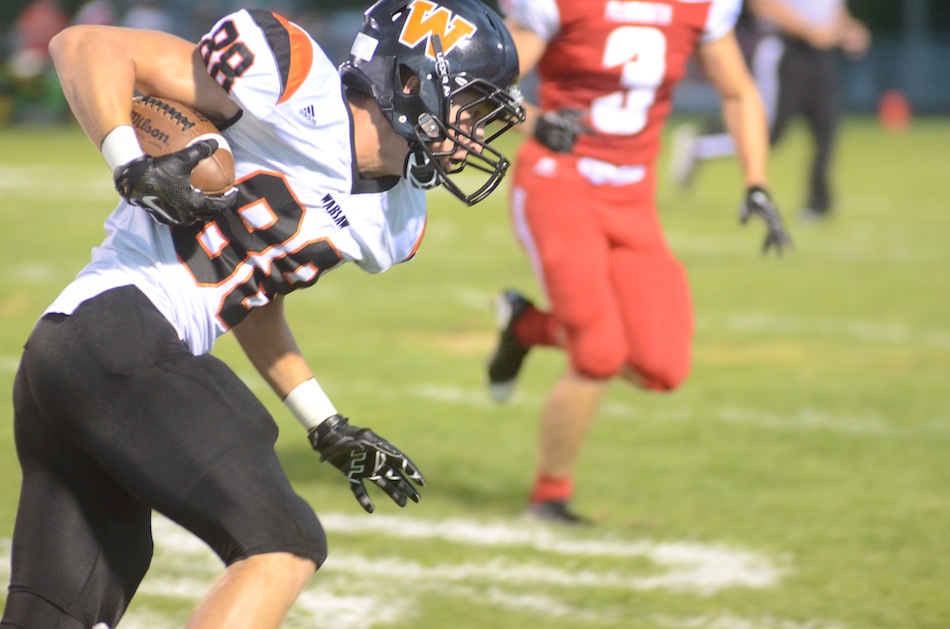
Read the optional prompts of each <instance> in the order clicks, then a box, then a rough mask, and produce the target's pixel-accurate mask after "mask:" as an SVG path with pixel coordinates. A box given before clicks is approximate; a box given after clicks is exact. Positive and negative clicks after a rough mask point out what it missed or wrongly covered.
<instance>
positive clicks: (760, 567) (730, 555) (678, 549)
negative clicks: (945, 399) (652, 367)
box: [320, 513, 784, 595]
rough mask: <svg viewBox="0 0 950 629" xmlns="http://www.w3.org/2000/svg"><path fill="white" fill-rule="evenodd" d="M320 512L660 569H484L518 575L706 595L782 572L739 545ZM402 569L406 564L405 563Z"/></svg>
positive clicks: (378, 527) (758, 584)
mask: <svg viewBox="0 0 950 629" xmlns="http://www.w3.org/2000/svg"><path fill="white" fill-rule="evenodd" d="M320 519H321V521H322V522H323V523H324V526H325V527H326V528H327V529H328V530H330V531H335V532H339V533H345V534H352V533H364V532H373V533H377V534H381V535H388V536H391V537H399V538H403V539H441V540H444V541H448V542H453V543H459V544H467V545H471V546H491V547H501V546H506V547H527V548H532V549H534V550H538V551H543V552H547V553H553V554H558V555H576V556H592V557H593V556H596V557H610V558H643V559H647V560H649V561H650V562H652V563H653V564H654V565H656V566H657V567H658V568H660V569H661V570H662V573H661V574H658V575H652V576H647V577H628V576H623V575H619V574H617V573H611V572H598V573H589V572H586V571H583V570H575V571H571V572H563V573H562V572H561V571H559V570H557V569H555V568H550V567H545V566H538V565H532V564H515V565H505V566H504V569H503V570H501V571H499V570H496V569H494V568H493V569H490V571H489V572H490V573H489V574H485V575H483V576H491V575H498V574H500V573H504V574H505V575H506V577H510V576H511V575H517V576H516V577H515V581H516V582H538V583H559V584H562V585H574V586H591V587H605V586H610V587H625V588H629V589H635V590H652V589H657V588H667V589H671V590H676V591H687V592H694V593H698V594H703V595H708V594H714V593H716V592H718V591H720V590H723V589H727V588H732V587H747V588H767V587H772V586H774V585H775V584H776V583H777V582H778V580H779V578H780V576H781V575H782V573H783V572H784V570H783V569H779V568H777V567H775V566H774V565H773V564H772V562H771V561H770V560H769V559H768V558H766V557H763V556H761V555H757V554H755V553H752V552H749V551H745V550H737V549H732V548H726V547H723V546H705V545H701V544H690V543H670V542H664V543H655V542H652V541H649V540H644V541H640V542H633V543H630V542H619V541H618V542H610V541H599V540H598V541H592V540H577V539H573V538H571V537H568V536H565V535H560V534H557V533H555V532H554V531H552V530H551V529H550V528H548V527H544V526H537V525H531V524H529V523H527V522H525V523H521V524H519V525H518V526H512V525H509V524H498V523H496V524H492V523H487V522H476V521H472V520H463V519H445V520H422V519H418V518H407V517H399V516H384V515H378V514H377V515H374V516H373V517H372V518H365V517H354V516H349V515H344V514H339V513H330V514H326V515H321V516H320ZM505 563H506V564H507V562H505ZM420 568H421V567H420ZM483 568H484V564H479V565H466V564H462V565H454V566H452V567H451V568H448V567H445V566H442V567H436V568H422V570H427V571H435V573H437V574H438V578H439V579H443V578H444V579H451V578H453V577H452V570H458V571H460V572H462V573H464V574H465V575H466V577H464V578H468V575H471V576H478V575H480V574H481V570H483ZM401 569H402V570H405V569H407V567H406V566H405V565H404V567H403V568H401ZM496 578H498V577H496Z"/></svg>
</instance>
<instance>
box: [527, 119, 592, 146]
mask: <svg viewBox="0 0 950 629" xmlns="http://www.w3.org/2000/svg"><path fill="white" fill-rule="evenodd" d="M583 117H584V112H583V111H582V110H580V109H557V110H555V111H549V112H546V113H544V114H542V115H541V117H540V118H538V122H537V124H535V127H534V137H535V139H536V140H537V141H538V142H540V143H541V144H543V145H544V146H546V147H548V148H549V149H550V150H552V151H554V152H555V153H570V152H571V150H573V148H574V144H575V143H576V142H577V136H579V135H580V134H582V133H586V134H588V135H590V134H592V133H593V132H594V130H593V129H591V128H590V127H589V126H587V125H586V124H584V123H583V122H581V118H583Z"/></svg>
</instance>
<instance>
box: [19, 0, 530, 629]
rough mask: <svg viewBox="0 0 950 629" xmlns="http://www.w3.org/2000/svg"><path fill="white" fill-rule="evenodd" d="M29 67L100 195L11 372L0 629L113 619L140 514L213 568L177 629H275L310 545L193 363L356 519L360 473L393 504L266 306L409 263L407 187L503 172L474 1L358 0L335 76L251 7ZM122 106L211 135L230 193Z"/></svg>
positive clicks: (304, 569)
mask: <svg viewBox="0 0 950 629" xmlns="http://www.w3.org/2000/svg"><path fill="white" fill-rule="evenodd" d="M51 52H52V55H53V58H54V60H55V63H56V68H57V72H58V73H59V77H60V79H61V82H62V85H63V89H64V92H65V94H66V96H67V99H68V100H69V103H70V106H71V107H72V110H73V112H74V113H75V115H76V118H77V120H78V121H79V123H80V124H81V125H82V127H83V129H84V130H85V132H86V133H87V135H88V136H89V138H90V140H91V141H92V142H93V143H94V144H95V145H96V146H97V147H99V148H101V151H102V154H103V157H104V158H105V161H106V162H107V164H108V166H109V167H110V168H111V169H112V171H113V176H114V178H115V182H116V188H117V190H118V191H119V193H120V195H121V196H122V197H123V200H122V201H121V202H120V203H119V205H118V207H117V208H116V209H115V211H114V212H113V213H112V214H111V215H110V216H109V218H108V219H107V221H106V228H107V237H106V239H105V241H104V242H103V243H102V244H101V245H100V246H99V247H97V248H96V249H95V250H94V252H93V257H92V261H91V262H90V263H89V264H88V265H87V266H86V267H85V268H84V269H83V270H82V271H81V272H80V273H79V275H78V276H77V278H76V279H75V280H74V281H73V282H72V283H71V284H70V285H69V286H68V287H67V288H66V289H65V290H64V291H63V292H62V293H61V295H60V296H59V297H58V298H57V299H56V300H55V302H54V303H53V304H52V305H51V306H50V307H49V308H48V309H47V311H46V312H45V313H44V314H43V316H42V317H41V319H40V320H39V321H38V322H37V325H36V328H35V329H34V331H33V333H32V334H31V337H30V339H29V341H28V343H27V345H26V348H25V350H24V354H23V359H22V362H21V367H20V370H19V371H18V374H17V377H16V382H15V385H14V410H15V419H14V429H15V434H16V444H17V451H18V455H19V458H20V463H21V466H22V469H23V481H22V488H21V494H20V507H19V510H18V513H17V521H16V525H15V532H14V537H13V549H12V571H11V578H10V587H9V595H8V597H7V601H6V607H5V610H4V615H3V620H2V622H0V625H2V626H3V627H59V628H62V629H89V628H90V627H93V626H94V625H95V626H97V627H101V626H108V627H114V626H115V625H116V623H118V621H119V619H120V618H121V617H122V615H123V613H124V612H125V609H126V608H127V606H128V604H129V601H130V600H131V598H132V596H133V594H134V593H135V591H136V588H137V587H138V585H139V582H140V581H141V579H142V578H143V576H144V575H145V572H146V570H147V568H148V565H149V561H150V559H151V555H152V538H151V528H150V526H151V525H150V522H151V519H150V518H151V512H152V510H155V511H158V512H161V513H162V514H164V515H165V516H167V517H168V518H170V519H172V520H173V521H175V522H177V523H179V524H180V525H182V526H184V527H185V528H186V529H188V530H189V531H191V532H192V533H194V534H195V535H197V536H198V537H199V538H201V539H202V540H203V541H204V542H206V543H207V544H208V545H209V546H210V547H211V548H212V549H213V550H214V551H215V552H216V553H217V554H218V555H219V556H220V557H221V559H222V561H223V562H224V563H225V565H226V566H227V567H226V570H225V572H224V574H223V576H222V577H221V579H220V580H219V581H218V582H217V583H216V585H215V586H214V588H213V589H212V590H211V591H210V592H209V594H208V595H207V596H206V597H205V598H204V599H203V600H202V601H201V603H200V604H199V606H198V608H197V609H196V611H195V612H194V614H193V616H192V618H191V619H190V621H189V623H188V627H191V628H195V629H197V628H206V627H207V628H210V627H214V628H221V627H228V628H229V629H239V628H243V627H253V628H255V629H261V628H268V627H277V626H279V625H280V623H281V622H282V620H283V618H284V617H285V615H286V613H287V611H288V610H289V608H290V606H291V605H292V604H293V602H294V600H295V599H296V597H297V596H298V595H299V593H300V591H301V589H302V588H303V587H304V585H305V584H306V583H307V581H308V579H309V577H310V576H311V575H312V574H313V572H314V570H315V569H316V568H319V566H320V565H321V564H322V563H323V561H324V559H325V558H326V537H325V535H324V532H323V530H322V528H321V526H320V523H319V521H318V520H317V518H316V516H315V514H314V512H313V510H312V509H311V508H310V506H309V505H308V504H307V503H306V502H304V500H303V499H302V498H300V497H299V496H298V495H297V494H296V493H295V492H294V491H293V489H292V488H291V486H290V483H289V482H288V479H287V478H286V476H285V474H284V472H283V470H282V469H281V466H280V463H279V461H278V459H277V456H276V454H275V452H274V442H275V440H276V436H277V428H276V425H275V423H274V421H273V419H272V418H271V417H270V415H269V414H268V412H267V411H266V409H265V407H264V406H263V405H262V404H261V403H260V402H259V401H258V400H257V399H256V398H255V397H254V395H253V394H252V393H251V391H250V390H249V389H248V388H247V387H246V386H245V385H244V384H243V383H242V382H241V380H240V379H239V378H238V377H237V376H236V375H235V374H234V373H233V372H232V371H231V370H230V369H229V368H228V367H226V366H225V365H223V364H222V363H221V362H220V361H218V360H216V359H215V358H213V357H212V356H211V355H210V353H209V352H210V351H211V349H212V347H213V344H214V340H215V339H216V338H217V337H218V336H220V335H221V334H224V333H225V332H227V331H229V330H232V329H233V331H234V333H235V336H236V337H237V339H238V341H239V342H240V344H241V346H242V347H243V349H244V350H245V352H246V353H247V355H248V357H249V358H250V360H251V362H252V364H254V366H255V367H256V368H257V369H259V370H260V373H261V374H262V375H263V377H264V378H265V379H266V381H267V382H268V383H269V384H270V385H271V386H272V388H273V389H274V391H275V392H276V393H277V394H278V395H279V396H280V397H281V398H283V399H284V401H285V402H286V403H287V405H288V407H289V408H290V410H291V411H292V412H293V413H294V415H295V416H296V417H297V418H298V419H299V420H300V422H301V423H302V424H303V426H304V427H305V428H306V429H307V433H308V435H309V439H310V442H311V444H312V446H313V447H314V449H315V450H317V452H319V454H320V455H321V460H326V461H329V462H330V463H331V464H333V465H334V466H335V467H336V468H338V469H339V470H340V471H341V472H342V473H343V474H344V475H345V476H346V479H347V481H348V483H349V486H350V488H351V490H352V491H353V494H354V496H355V497H356V499H357V500H358V501H359V503H360V504H361V505H362V506H363V508H364V509H366V511H368V512H372V511H373V510H374V506H373V503H372V502H371V500H370V497H369V495H368V494H367V491H366V488H365V486H364V482H368V483H369V484H373V485H376V486H378V487H379V488H380V489H381V490H382V491H383V492H384V493H385V494H386V495H388V496H389V497H390V498H391V499H392V500H393V501H395V502H396V503H397V504H398V505H399V506H405V505H406V504H407V501H409V500H412V501H415V502H418V500H419V494H418V492H417V490H416V488H415V487H414V486H413V485H419V486H422V485H423V484H424V480H423V477H422V475H421V473H420V472H419V470H418V469H417V468H416V466H415V465H414V464H413V463H412V462H411V461H410V459H409V458H408V457H406V456H405V455H404V454H403V453H402V452H401V451H400V450H399V449H398V448H396V447H395V446H393V445H392V444H390V443H388V442H387V441H386V440H384V439H382V438H380V437H379V436H378V435H376V434H375V433H373V432H372V431H371V430H368V429H361V428H359V427H357V426H354V425H351V424H349V422H348V420H347V419H346V418H345V417H343V416H342V415H341V414H339V413H338V412H337V409H336V408H335V407H334V405H333V403H332V402H331V401H330V399H329V397H328V396H327V395H326V394H325V393H324V392H323V390H322V389H321V387H320V385H319V384H318V383H317V381H316V380H315V379H314V375H313V373H312V371H311V369H310V367H309V366H308V364H307V362H306V361H305V359H304V358H303V357H302V356H301V354H300V352H299V350H298V349H297V347H296V344H295V342H294V338H293V335H292V333H291V330H290V329H289V327H288V325H287V321H286V319H285V316H284V311H283V298H284V296H285V295H286V294H288V293H290V292H292V291H294V290H296V289H298V288H305V287H308V286H311V285H313V284H314V283H316V281H317V279H318V278H319V277H320V275H321V274H323V273H325V272H326V271H328V270H330V269H333V268H335V267H336V266H338V265H340V264H342V263H344V262H348V261H352V262H355V263H356V264H358V265H360V266H361V267H362V268H364V269H365V270H367V271H370V272H379V271H382V270H384V269H386V268H388V267H390V266H391V265H393V264H396V263H399V262H402V261H404V260H407V259H409V258H410V257H412V256H413V255H414V253H415V251H416V249H417V247H418V246H419V242H420V240H421V238H422V234H423V231H424V228H425V222H426V214H425V200H424V192H423V191H424V190H425V189H427V188H432V187H435V186H438V185H443V186H445V187H446V188H447V189H448V190H449V191H450V192H451V193H452V194H454V195H455V196H456V197H458V198H459V199H460V200H461V201H463V202H464V203H467V204H473V203H477V202H478V201H480V200H481V199H483V198H485V196H486V195H488V194H489V193H490V192H491V191H492V190H493V189H494V188H495V187H496V186H497V185H498V183H499V181H500V180H501V178H502V177H503V176H504V173H505V171H506V169H507V167H508V161H507V160H506V159H505V158H504V156H502V155H501V154H500V153H498V151H496V150H495V149H494V148H492V146H491V145H490V142H491V141H492V140H494V139H495V138H496V137H498V135H499V134H501V133H503V132H505V131H506V130H507V129H508V128H510V127H511V126H512V125H514V124H517V123H519V122H520V121H522V120H523V118H524V111H523V108H522V106H521V97H520V93H519V92H518V88H517V78H518V59H517V54H516V52H515V48H514V46H513V43H512V40H511V37H510V35H509V33H508V32H507V30H506V29H505V27H504V25H503V23H502V21H501V19H500V18H499V17H498V16H497V15H496V14H495V13H494V12H492V11H491V10H490V9H488V8H487V7H486V6H485V5H484V4H483V3H482V2H480V1H479V0H432V1H430V0H381V1H380V2H377V3H376V4H375V5H373V6H372V7H371V8H370V9H368V10H367V12H366V15H365V19H364V22H363V26H362V28H361V30H360V32H359V33H358V34H357V36H356V39H355V41H354V44H353V47H352V51H351V56H350V59H349V61H347V62H346V63H345V64H343V65H342V66H341V67H340V68H339V69H337V68H334V67H333V66H332V65H331V64H330V62H329V61H328V59H327V57H326V56H325V54H324V53H323V52H322V51H321V49H320V47H319V46H318V44H317V43H316V42H314V41H313V39H312V38H311V37H310V36H309V35H308V34H307V33H306V32H304V31H303V30H302V29H301V28H300V27H299V26H297V25H296V24H294V23H293V22H291V21H289V20H287V19H285V18H284V17H282V16H280V15H277V14H274V13H270V12H267V11H238V12H236V13H233V14H231V15H228V16H226V17H225V18H223V19H222V20H220V21H219V22H218V23H217V24H216V25H215V26H214V27H213V28H212V29H211V30H210V31H209V33H208V34H207V36H205V37H204V38H203V39H202V40H201V42H200V43H199V44H198V45H197V46H195V45H194V44H191V43H188V42H185V41H183V40H180V39H178V38H175V37H173V36H170V35H167V34H164V33H158V32H149V31H133V30H128V29H118V28H109V27H92V26H85V27H73V28H70V29H67V30H66V31H63V32H62V33H61V34H60V35H59V36H57V37H56V38H55V39H54V41H53V42H52V44H51ZM135 91H138V92H141V93H144V94H148V95H151V96H155V97H159V98H167V99H170V100H174V101H178V102H180V103H183V104H184V105H186V106H189V107H193V108H195V109H197V110H198V111H200V112H202V113H204V114H205V115H206V116H208V117H209V118H210V119H211V120H213V121H214V122H215V123H216V124H217V125H218V126H219V128H220V129H221V131H222V135H223V136H224V137H225V139H226V140H227V142H228V144H229V145H230V147H231V149H232V151H233V155H234V158H235V170H236V175H237V184H236V186H235V188H234V192H232V193H230V194H228V195H226V196H223V197H209V196H206V195H203V194H201V193H199V192H197V191H196V190H194V189H192V188H191V186H190V182H189V176H190V171H191V169H192V168H194V166H195V164H197V163H198V161H199V160H200V159H202V158H204V157H206V156H208V155H210V154H211V153H212V152H213V151H214V150H215V149H216V148H217V146H216V144H215V143H214V141H211V142H207V141H203V142H198V143H196V144H194V145H192V146H191V147H189V148H187V149H185V150H183V151H180V152H178V153H174V154H171V155H168V156H164V157H157V158H152V157H148V156H145V155H144V154H143V153H142V150H141V148H140V147H139V145H138V142H137V141H136V138H135V132H134V130H133V127H132V126H131V118H130V109H131V99H132V96H133V93H134V92H135ZM463 168H467V169H468V170H469V171H471V170H477V171H480V172H481V174H482V175H483V176H482V178H481V179H480V180H479V182H478V183H477V184H476V185H475V186H474V188H471V189H468V190H465V189H463V186H462V185H461V184H460V183H458V182H457V181H455V180H454V174H455V173H457V172H459V171H460V170H462V169H463ZM466 181H471V179H470V178H468V177H467V178H466Z"/></svg>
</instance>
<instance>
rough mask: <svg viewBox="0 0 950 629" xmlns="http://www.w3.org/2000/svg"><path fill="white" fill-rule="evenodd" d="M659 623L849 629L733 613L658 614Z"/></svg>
mask: <svg viewBox="0 0 950 629" xmlns="http://www.w3.org/2000/svg"><path fill="white" fill-rule="evenodd" d="M655 621H656V622H657V624H660V625H662V626H664V627H669V628H670V629H847V625H843V624H841V623H839V622H834V621H832V622H826V621H821V620H808V621H805V622H796V621H794V620H785V619H782V618H775V617H772V616H763V617H761V618H757V619H754V620H753V619H749V618H740V617H738V616H731V615H718V616H694V617H692V618H671V617H668V616H657V617H656V618H655Z"/></svg>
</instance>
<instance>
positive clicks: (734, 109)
mask: <svg viewBox="0 0 950 629" xmlns="http://www.w3.org/2000/svg"><path fill="white" fill-rule="evenodd" d="M722 116H723V121H724V122H725V125H726V129H727V130H728V131H729V133H730V134H731V135H732V138H733V140H734V141H735V145H736V153H737V155H738V157H739V162H740V163H741V165H742V171H743V174H744V177H745V183H746V186H763V187H765V186H766V184H767V163H768V153H769V132H768V124H767V122H766V117H765V111H764V109H763V107H762V101H761V99H760V98H759V95H758V92H757V91H755V90H754V89H752V90H747V91H746V92H744V93H742V94H741V95H739V96H737V97H735V98H726V99H724V100H723V104H722Z"/></svg>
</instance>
